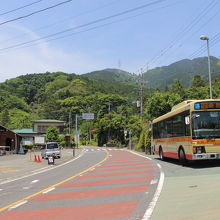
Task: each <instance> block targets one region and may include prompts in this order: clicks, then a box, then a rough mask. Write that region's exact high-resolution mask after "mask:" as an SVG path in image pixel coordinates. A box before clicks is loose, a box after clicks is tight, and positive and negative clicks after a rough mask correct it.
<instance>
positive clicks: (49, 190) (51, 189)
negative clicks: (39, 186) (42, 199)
mask: <svg viewBox="0 0 220 220" xmlns="http://www.w3.org/2000/svg"><path fill="white" fill-rule="evenodd" d="M53 190H55V187H53V188H50V189H48V190H47V191H45V192H42V193H43V194H46V193H49V192H51V191H53Z"/></svg>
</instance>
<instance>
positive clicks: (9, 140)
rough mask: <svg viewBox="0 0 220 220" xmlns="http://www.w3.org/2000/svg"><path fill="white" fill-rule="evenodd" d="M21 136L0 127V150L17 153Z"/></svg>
mask: <svg viewBox="0 0 220 220" xmlns="http://www.w3.org/2000/svg"><path fill="white" fill-rule="evenodd" d="M20 142H21V136H20V135H18V134H16V133H15V132H13V131H10V130H9V129H7V128H5V127H3V126H1V125H0V148H1V149H4V150H6V151H11V152H12V151H13V152H14V153H18V151H19V149H20Z"/></svg>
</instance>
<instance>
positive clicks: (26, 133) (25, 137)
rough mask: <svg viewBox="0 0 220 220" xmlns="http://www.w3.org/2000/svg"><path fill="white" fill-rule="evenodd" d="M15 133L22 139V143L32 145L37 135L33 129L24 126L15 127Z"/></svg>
mask: <svg viewBox="0 0 220 220" xmlns="http://www.w3.org/2000/svg"><path fill="white" fill-rule="evenodd" d="M13 132H15V133H16V134H18V135H19V136H20V137H21V138H22V140H21V144H22V145H32V144H34V138H35V136H36V135H37V132H34V131H33V129H29V128H24V129H16V130H13Z"/></svg>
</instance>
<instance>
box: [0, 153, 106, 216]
mask: <svg viewBox="0 0 220 220" xmlns="http://www.w3.org/2000/svg"><path fill="white" fill-rule="evenodd" d="M106 153H107V154H106V157H105V158H104V159H103V160H102V161H100V162H98V163H97V164H95V165H93V166H91V167H89V168H88V169H86V170H84V171H82V172H80V173H77V174H76V175H74V176H71V177H69V178H67V179H65V180H63V181H61V182H59V183H56V184H54V185H52V186H49V187H47V188H45V189H43V190H40V191H38V192H36V193H34V194H32V195H30V196H27V197H25V198H23V199H21V200H18V201H16V202H13V203H11V204H9V205H7V206H5V207H2V208H0V212H3V211H5V210H6V209H9V208H11V207H12V206H15V205H17V204H19V203H21V202H24V201H25V200H29V199H30V198H33V197H35V196H37V195H39V194H41V193H43V192H45V191H47V190H49V189H51V188H54V187H56V186H59V185H61V184H63V183H65V182H68V181H69V180H72V179H74V178H76V177H78V176H80V175H82V174H84V173H86V172H88V171H89V170H91V169H93V168H95V167H96V166H98V165H99V164H101V163H103V162H104V161H106V160H107V158H108V156H109V153H108V151H107V150H106Z"/></svg>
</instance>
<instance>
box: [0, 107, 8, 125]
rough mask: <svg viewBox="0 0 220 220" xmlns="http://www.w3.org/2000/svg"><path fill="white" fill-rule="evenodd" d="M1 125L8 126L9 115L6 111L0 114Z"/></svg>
mask: <svg viewBox="0 0 220 220" xmlns="http://www.w3.org/2000/svg"><path fill="white" fill-rule="evenodd" d="M0 121H1V125H3V126H4V127H8V126H9V124H10V115H9V111H8V109H5V110H3V111H2V112H1V114H0Z"/></svg>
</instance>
